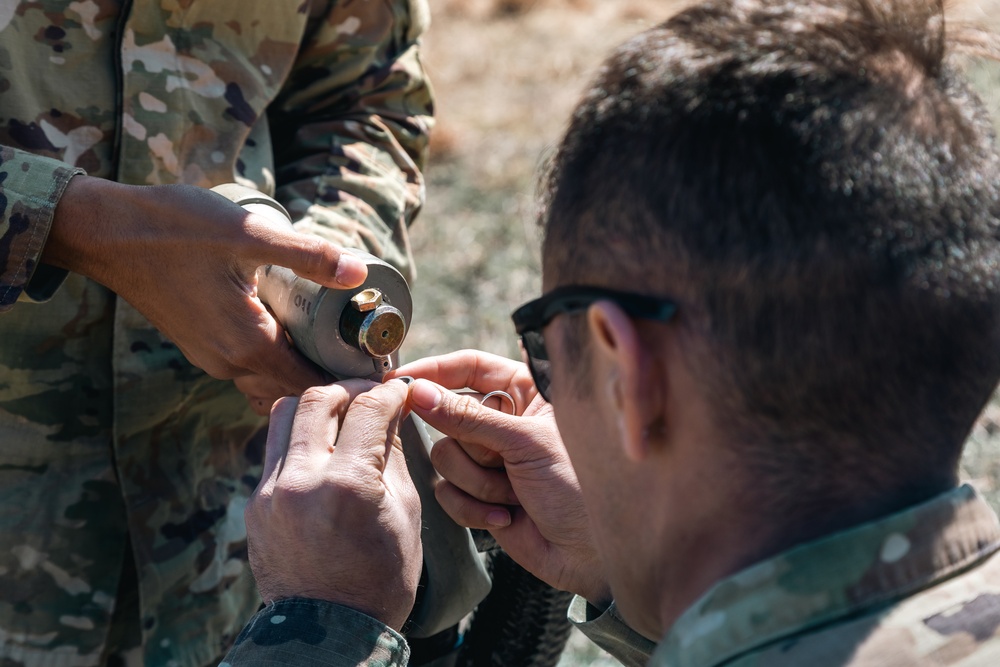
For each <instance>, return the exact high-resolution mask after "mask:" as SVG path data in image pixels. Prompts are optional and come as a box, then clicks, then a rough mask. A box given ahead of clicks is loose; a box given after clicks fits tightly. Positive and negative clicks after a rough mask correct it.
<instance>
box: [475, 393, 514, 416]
mask: <svg viewBox="0 0 1000 667" xmlns="http://www.w3.org/2000/svg"><path fill="white" fill-rule="evenodd" d="M494 396H499V397H500V398H506V399H507V400H508V401H510V414H512V415H514V414H517V403H515V402H514V397H513V396H511V395H510V394H508V393H507V392H505V391H500V390H499V389H497V390H496V391H491V392H490V393H488V394H486V395H485V396H483V398H482V400H480V401H479V402H480V403H481V404H482V405H486V401H487V400H488V399H490V398H493V397H494ZM500 405H501V406H502V405H503V401H500ZM500 412H503V410H500Z"/></svg>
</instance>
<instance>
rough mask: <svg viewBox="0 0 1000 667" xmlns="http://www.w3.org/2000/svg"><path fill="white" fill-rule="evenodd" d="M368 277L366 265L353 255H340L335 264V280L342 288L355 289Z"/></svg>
mask: <svg viewBox="0 0 1000 667" xmlns="http://www.w3.org/2000/svg"><path fill="white" fill-rule="evenodd" d="M367 277H368V265H367V264H365V263H364V262H363V261H361V260H360V259H359V258H357V257H355V256H354V255H349V254H347V253H346V252H345V253H343V254H341V255H340V261H338V262H337V275H336V280H337V282H338V283H339V284H341V285H343V286H344V287H357V286H358V285H360V284H361V283H363V282H364V281H365V278H367Z"/></svg>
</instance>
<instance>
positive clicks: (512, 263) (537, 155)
mask: <svg viewBox="0 0 1000 667" xmlns="http://www.w3.org/2000/svg"><path fill="white" fill-rule="evenodd" d="M430 1H431V7H432V19H433V23H432V26H431V28H430V30H429V32H428V33H427V35H426V38H425V41H424V59H425V63H426V66H427V69H428V71H429V73H430V76H431V77H432V80H433V83H434V85H435V89H436V93H437V107H438V109H437V128H436V131H435V134H434V137H433V140H432V151H431V161H430V165H429V167H428V169H427V172H426V175H427V181H428V184H427V206H426V208H425V210H424V211H423V212H422V214H421V216H420V218H419V220H418V221H417V222H416V223H415V225H414V227H413V228H412V240H413V244H414V252H415V255H416V259H417V266H418V274H419V275H418V278H417V281H416V283H415V285H414V293H413V296H414V321H413V325H412V328H411V332H410V335H409V337H408V339H407V342H406V345H405V346H404V348H403V359H404V361H405V360H408V359H410V360H412V359H415V358H419V357H423V356H427V355H430V354H440V353H444V352H448V351H452V350H456V349H461V348H466V347H471V348H478V349H481V350H486V351H489V352H494V353H496V354H502V355H506V356H510V357H514V358H516V357H517V356H518V353H517V344H516V339H515V336H514V331H513V328H512V326H511V324H510V320H509V315H510V312H511V311H512V310H513V309H514V308H515V307H516V306H517V305H519V304H520V303H522V302H523V301H525V300H527V299H529V298H533V297H535V296H537V295H538V294H539V291H540V265H539V256H538V241H539V237H538V234H537V231H536V228H535V226H534V221H533V212H534V211H533V200H534V194H535V181H536V177H537V174H538V173H539V166H540V165H541V164H542V162H543V161H544V159H545V157H546V155H548V154H549V153H550V152H551V151H552V149H553V146H554V144H555V142H556V141H557V140H558V138H559V136H560V134H561V132H562V130H563V127H564V124H565V121H566V119H567V118H568V117H569V114H570V111H571V110H572V108H573V106H574V104H575V102H576V100H577V98H578V97H579V95H580V94H581V92H582V91H583V90H584V87H585V85H586V83H587V81H588V80H589V79H590V78H591V76H592V75H593V73H594V72H595V71H596V69H597V66H598V65H599V63H600V61H601V60H602V59H603V57H604V56H605V55H606V54H607V53H608V51H609V50H610V49H611V48H612V47H613V46H614V45H616V44H618V43H620V42H622V41H624V40H625V39H627V38H628V37H629V36H631V35H633V34H636V33H638V32H639V31H641V30H643V29H644V28H647V27H650V26H652V25H655V24H656V23H659V22H660V21H662V20H664V19H666V18H667V17H668V16H670V15H671V14H672V13H673V12H675V11H677V10H678V9H680V8H681V7H682V6H684V5H686V4H690V2H689V0H430ZM949 4H950V5H953V7H952V10H951V12H950V16H951V17H952V18H958V17H961V18H963V19H973V20H976V21H984V20H986V21H995V22H996V23H997V24H998V25H1000V0H986V1H979V2H973V1H966V2H961V3H949ZM981 76H982V77H985V74H983V75H981ZM995 105H996V106H997V107H1000V96H997V101H996V102H995ZM613 664H617V663H615V662H614V661H613V660H611V659H610V658H609V657H608V656H607V655H606V654H604V653H603V652H602V651H600V650H599V649H597V648H596V647H594V646H593V645H591V644H589V642H587V641H586V640H585V639H583V638H582V636H581V635H574V637H573V639H572V640H571V645H570V649H569V650H568V651H567V653H566V655H565V656H564V658H563V662H562V663H561V667H580V666H582V665H590V666H592V667H594V666H599V667H604V666H606V665H613Z"/></svg>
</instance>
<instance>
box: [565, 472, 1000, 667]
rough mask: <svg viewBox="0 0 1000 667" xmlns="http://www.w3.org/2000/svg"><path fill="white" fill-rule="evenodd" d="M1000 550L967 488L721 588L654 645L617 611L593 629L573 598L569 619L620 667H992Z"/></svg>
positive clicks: (989, 515) (998, 657)
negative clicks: (920, 666) (944, 666)
mask: <svg viewBox="0 0 1000 667" xmlns="http://www.w3.org/2000/svg"><path fill="white" fill-rule="evenodd" d="M998 549H1000V523H998V520H997V515H996V514H995V513H994V512H993V510H991V509H990V507H989V505H988V504H987V503H986V502H985V501H984V500H983V499H982V497H981V496H979V494H978V493H977V492H976V491H974V490H973V488H972V487H970V486H967V485H966V486H961V487H959V488H957V489H955V490H953V491H951V492H948V493H945V494H942V495H940V496H938V497H936V498H934V499H932V500H930V501H929V502H926V503H924V504H921V505H917V506H915V507H911V508H909V509H907V510H905V511H903V512H900V513H898V514H894V515H891V516H888V517H885V518H883V519H880V520H878V521H874V522H871V523H867V524H863V525H860V526H857V527H854V528H851V529H848V530H845V531H842V532H840V533H836V534H833V535H829V536H827V537H824V538H821V539H819V540H815V541H813V542H809V543H806V544H803V545H800V546H798V547H795V548H793V549H790V550H788V551H786V552H784V553H782V554H779V555H778V556H776V557H774V558H771V559H769V560H766V561H764V562H761V563H758V564H756V565H753V566H751V567H749V568H747V569H746V570H743V571H742V572H739V573H737V574H735V575H734V576H732V577H729V578H727V579H725V580H723V581H721V582H719V583H717V584H716V585H715V586H713V587H712V589H711V590H709V591H708V593H706V594H705V595H704V596H702V597H701V599H699V600H698V601H697V602H696V603H695V604H694V605H693V606H692V607H690V608H689V609H688V610H687V611H685V612H684V614H683V615H682V616H681V617H680V618H679V619H678V620H677V622H676V623H674V625H673V627H672V628H671V629H670V631H669V632H668V633H667V636H666V637H665V638H664V639H663V641H661V642H660V644H659V646H658V647H654V645H653V643H652V642H649V641H648V640H646V639H644V638H640V637H638V635H635V633H634V632H632V631H631V630H629V629H628V628H627V627H626V626H625V625H624V623H623V622H622V621H621V619H620V617H618V616H617V615H616V614H615V613H614V610H613V609H611V610H609V611H608V612H605V613H604V614H603V615H601V616H598V617H597V618H593V619H591V618H588V617H587V614H586V610H585V609H584V608H585V607H586V603H585V602H583V601H582V600H579V599H577V600H576V601H575V602H574V607H573V608H572V609H571V616H572V617H573V619H574V621H576V622H577V623H578V627H580V628H581V630H583V631H584V633H585V634H587V635H588V636H590V637H591V638H592V639H593V640H594V641H595V642H597V643H598V644H600V645H602V646H604V647H605V648H607V649H608V650H609V651H610V652H612V653H613V654H614V655H615V656H616V657H619V659H621V660H622V661H623V662H624V664H626V665H643V664H647V658H649V654H650V653H652V657H651V659H649V660H648V664H650V665H663V666H667V665H669V666H670V667H713V666H715V665H726V666H727V667H763V666H764V665H767V666H768V667H782V666H788V667H800V666H801V665H809V666H810V667H826V666H831V667H832V666H834V665H842V666H850V667H891V666H892V665H962V666H964V667H973V666H978V665H982V666H983V667H986V666H991V667H992V666H994V665H1000V556H998V555H996V554H997V550H998ZM590 611H591V612H593V608H590ZM630 633H631V634H630ZM637 638H638V639H637Z"/></svg>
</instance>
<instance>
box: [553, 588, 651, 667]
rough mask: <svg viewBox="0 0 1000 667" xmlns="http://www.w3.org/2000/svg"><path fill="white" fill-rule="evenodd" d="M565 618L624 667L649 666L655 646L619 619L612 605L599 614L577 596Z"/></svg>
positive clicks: (594, 608)
mask: <svg viewBox="0 0 1000 667" xmlns="http://www.w3.org/2000/svg"><path fill="white" fill-rule="evenodd" d="M567 615H568V616H569V620H570V621H571V622H572V623H573V625H575V626H576V628H577V629H578V630H580V632H582V633H583V634H585V635H586V636H587V639H589V640H590V641H592V642H594V643H595V644H597V645H598V646H600V647H601V648H602V649H604V650H605V651H607V652H608V653H610V654H611V655H612V656H613V657H614V658H615V659H616V660H618V662H620V663H622V664H623V665H625V667H642V666H643V665H647V664H649V659H650V656H652V655H653V651H654V650H655V649H656V643H654V642H651V641H650V640H648V639H646V638H645V637H643V636H642V635H640V634H639V633H638V632H636V631H635V630H633V629H632V628H630V627H629V626H628V624H627V623H626V622H625V620H624V619H622V617H621V616H619V614H618V608H617V607H616V606H615V604H614V602H612V603H611V606H610V607H608V608H607V609H605V610H604V611H601V610H600V609H597V608H596V607H593V606H591V605H590V604H589V603H588V602H587V601H586V600H584V599H583V598H582V597H580V596H579V595H577V596H576V597H574V598H573V601H572V602H571V603H570V605H569V611H568V612H567Z"/></svg>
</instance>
